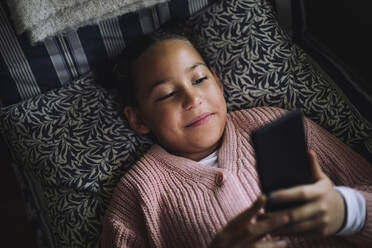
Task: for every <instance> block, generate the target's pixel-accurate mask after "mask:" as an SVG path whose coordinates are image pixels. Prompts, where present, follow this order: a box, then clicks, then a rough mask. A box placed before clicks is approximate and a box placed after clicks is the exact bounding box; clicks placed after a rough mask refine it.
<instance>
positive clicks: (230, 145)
mask: <svg viewBox="0 0 372 248" xmlns="http://www.w3.org/2000/svg"><path fill="white" fill-rule="evenodd" d="M237 144H238V142H237V135H236V127H235V126H234V123H233V122H232V121H231V117H230V115H227V122H226V128H225V131H224V133H223V136H222V142H221V146H220V148H219V149H218V152H217V156H218V168H214V167H210V166H205V165H203V164H201V163H199V162H197V161H193V160H191V159H188V158H184V157H180V156H176V155H173V154H170V153H169V152H167V151H166V150H165V149H164V148H162V147H161V146H159V145H157V144H156V145H154V146H152V147H151V149H150V150H149V151H148V155H151V156H153V157H155V158H156V159H157V160H158V161H161V163H160V164H161V165H162V166H165V167H166V169H168V170H170V171H172V172H176V173H178V174H180V175H182V176H184V177H187V178H190V179H194V180H197V181H199V180H211V181H213V182H214V180H215V176H216V174H217V173H218V172H220V171H230V172H233V173H234V172H236V166H233V165H234V164H236V160H237V155H236V154H237V149H238V145H237ZM202 178H203V179H202Z"/></svg>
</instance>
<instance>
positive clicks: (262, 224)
mask: <svg viewBox="0 0 372 248" xmlns="http://www.w3.org/2000/svg"><path fill="white" fill-rule="evenodd" d="M288 223H289V217H288V215H285V214H282V215H279V214H278V215H275V216H273V217H272V218H268V219H264V220H260V221H257V222H256V223H250V224H248V225H247V226H246V227H245V228H243V229H240V230H237V231H236V232H235V234H234V236H232V237H231V238H232V239H233V240H235V241H240V242H243V243H244V244H250V243H252V242H254V241H257V240H259V239H260V238H262V237H263V236H265V235H266V234H268V233H271V232H273V231H275V230H277V229H278V228H281V227H283V226H285V225H287V224H288Z"/></svg>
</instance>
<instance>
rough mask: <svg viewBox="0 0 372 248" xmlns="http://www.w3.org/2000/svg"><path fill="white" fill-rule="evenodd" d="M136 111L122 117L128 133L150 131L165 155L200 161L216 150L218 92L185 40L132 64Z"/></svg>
mask: <svg viewBox="0 0 372 248" xmlns="http://www.w3.org/2000/svg"><path fill="white" fill-rule="evenodd" d="M133 75H134V78H135V82H136V93H137V100H138V108H137V109H134V108H131V107H126V108H125V110H124V112H125V114H126V116H127V118H128V120H129V123H130V125H131V127H132V128H133V129H135V130H136V131H138V132H140V133H142V134H145V133H149V132H152V133H153V135H154V136H155V137H156V138H157V141H158V143H159V144H160V145H162V146H163V147H165V149H167V150H168V151H169V152H171V153H173V154H176V155H179V156H183V157H186V158H189V159H192V160H200V159H202V158H204V157H205V156H207V155H209V154H210V153H211V152H213V151H214V150H215V149H216V148H217V147H218V145H219V141H220V139H221V137H222V134H223V131H224V128H225V124H226V112H227V110H226V102H225V99H224V95H223V87H222V84H221V82H220V81H219V80H218V78H217V76H216V74H215V73H214V72H212V71H210V70H209V68H208V67H207V66H206V64H205V62H204V61H203V59H202V58H201V56H200V54H199V53H198V52H197V51H196V50H195V49H194V47H193V46H192V45H191V43H189V42H188V41H185V40H180V39H170V40H165V41H161V42H159V43H156V44H155V45H153V46H152V47H150V48H149V49H147V50H146V51H145V52H144V53H143V54H142V55H141V56H140V57H139V58H138V59H137V60H136V61H135V63H134V66H133Z"/></svg>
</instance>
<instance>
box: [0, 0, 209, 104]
mask: <svg viewBox="0 0 372 248" xmlns="http://www.w3.org/2000/svg"><path fill="white" fill-rule="evenodd" d="M214 1H216V0H208V1H206V0H171V1H170V2H165V3H162V4H158V5H156V6H153V7H151V8H145V9H140V10H138V11H136V12H130V13H128V14H124V15H121V16H118V17H115V18H112V19H108V20H104V21H101V22H99V23H98V24H95V25H88V26H84V27H81V28H79V29H78V30H72V31H69V32H66V33H65V34H64V35H63V36H62V35H58V36H53V37H50V38H49V39H46V40H45V41H44V42H38V43H36V44H34V45H31V44H30V42H29V39H28V37H27V35H26V33H23V34H22V35H17V34H16V32H15V28H14V26H15V25H14V23H13V22H12V18H10V16H11V13H10V9H9V8H8V6H7V4H6V3H5V1H0V34H1V36H0V82H1V84H0V105H3V106H8V105H10V104H15V103H18V102H20V101H22V100H26V99H29V98H31V97H33V96H36V95H38V94H42V93H44V92H47V91H49V90H52V89H55V88H59V87H61V85H63V84H65V83H68V82H71V81H73V80H76V79H78V78H80V77H81V76H83V75H85V74H87V73H88V72H89V71H94V72H95V74H96V76H97V77H98V76H99V77H101V78H102V80H100V81H99V82H100V83H101V84H102V85H103V86H104V87H105V88H112V87H113V85H112V83H111V82H112V80H111V78H110V77H109V76H108V75H110V70H111V68H112V65H113V61H114V59H115V58H116V56H117V55H119V54H120V53H121V52H122V50H123V49H124V48H125V46H126V44H128V43H129V42H130V41H132V40H133V39H135V38H136V37H137V36H138V35H141V34H143V33H147V32H151V31H153V30H155V29H157V28H158V27H159V26H161V25H162V24H163V23H165V22H166V21H168V20H170V19H173V18H186V17H188V16H190V15H192V14H194V13H196V12H197V11H199V10H201V9H202V8H204V7H206V6H207V5H208V4H211V3H213V2H214ZM9 2H18V1H9ZM59 2H70V1H59ZM123 2H124V1H123ZM125 2H127V1H125Z"/></svg>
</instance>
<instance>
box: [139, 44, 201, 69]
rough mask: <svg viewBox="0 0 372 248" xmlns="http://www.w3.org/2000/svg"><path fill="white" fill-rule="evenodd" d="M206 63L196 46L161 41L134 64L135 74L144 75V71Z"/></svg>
mask: <svg viewBox="0 0 372 248" xmlns="http://www.w3.org/2000/svg"><path fill="white" fill-rule="evenodd" d="M194 62H204V60H203V59H202V58H201V56H200V54H199V53H198V52H197V51H196V49H195V48H194V46H193V45H192V44H191V43H190V42H189V41H187V40H181V39H169V40H164V41H159V42H157V43H156V44H154V45H152V46H151V47H149V48H148V49H147V50H146V51H145V52H144V53H143V54H142V55H141V56H139V57H138V58H137V60H136V61H135V63H134V69H135V71H134V72H135V74H137V75H139V73H143V71H142V70H143V69H146V70H149V71H153V70H156V69H158V68H159V67H161V66H162V65H164V66H167V67H168V68H169V69H171V68H172V67H174V66H176V65H183V66H188V64H189V63H194Z"/></svg>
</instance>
